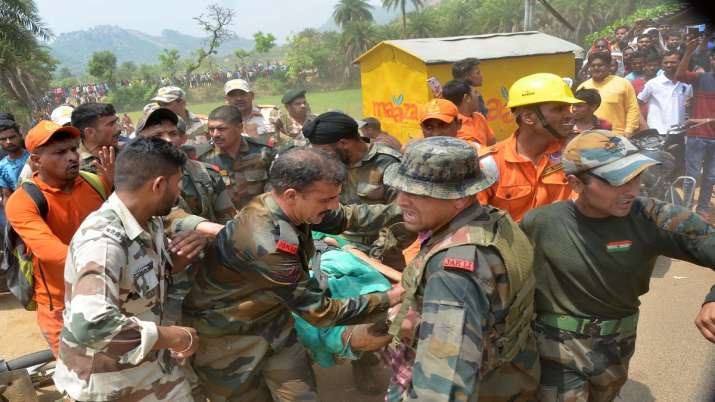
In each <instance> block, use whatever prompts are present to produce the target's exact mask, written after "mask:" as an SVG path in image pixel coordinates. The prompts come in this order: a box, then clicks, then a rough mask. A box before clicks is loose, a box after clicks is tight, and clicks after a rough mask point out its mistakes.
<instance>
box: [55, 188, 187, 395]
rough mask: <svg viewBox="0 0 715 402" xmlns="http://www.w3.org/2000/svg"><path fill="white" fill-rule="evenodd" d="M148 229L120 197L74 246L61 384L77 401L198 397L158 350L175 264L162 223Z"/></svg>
mask: <svg viewBox="0 0 715 402" xmlns="http://www.w3.org/2000/svg"><path fill="white" fill-rule="evenodd" d="M147 227H148V229H147V230H145V229H144V228H142V226H141V225H139V223H137V221H136V220H135V218H134V216H132V214H131V212H130V211H129V210H128V209H127V207H126V206H125V205H124V203H122V201H121V200H120V199H119V197H117V195H116V194H113V195H112V196H110V197H109V200H108V201H107V202H106V203H104V205H102V207H101V208H100V209H99V210H98V211H96V212H94V213H92V214H91V215H90V216H89V217H87V219H86V220H85V221H84V222H83V223H82V225H81V226H80V228H79V230H78V231H77V233H76V234H75V236H74V238H73V239H72V242H71V243H70V246H69V252H68V255H67V261H66V264H65V281H66V285H67V287H66V289H67V291H66V293H65V301H66V302H65V303H66V304H65V305H66V308H65V311H64V322H65V326H64V328H63V330H62V335H61V341H60V354H59V355H60V357H59V360H58V361H57V368H56V370H55V374H54V381H55V385H56V386H57V388H58V389H60V390H61V391H64V392H66V393H67V394H68V395H69V396H70V397H71V398H73V399H75V400H80V401H89V400H101V401H105V400H122V401H128V400H132V401H191V400H193V399H192V398H191V389H190V387H189V384H188V382H187V381H186V380H185V377H184V373H183V369H182V368H181V367H180V366H178V365H177V364H176V362H175V361H174V360H173V359H171V357H170V354H169V351H168V350H158V351H157V350H152V348H153V347H154V345H155V343H156V342H157V339H158V336H159V335H158V332H157V325H158V324H159V321H160V320H161V317H162V313H163V308H164V301H165V298H166V288H167V282H166V278H167V277H168V276H169V275H170V271H171V266H170V264H171V261H170V260H169V253H168V251H167V249H166V247H167V244H166V238H165V236H164V232H163V226H162V223H161V220H160V219H159V218H153V219H152V220H151V221H150V222H149V224H148V225H147Z"/></svg>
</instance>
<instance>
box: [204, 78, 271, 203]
mask: <svg viewBox="0 0 715 402" xmlns="http://www.w3.org/2000/svg"><path fill="white" fill-rule="evenodd" d="M229 82H230V81H229ZM234 92H235V90H234ZM249 121H250V120H249ZM243 123H244V121H243V115H242V113H241V112H240V110H239V109H238V108H237V107H236V106H232V105H224V106H219V107H217V108H216V109H214V110H213V111H211V113H210V114H209V124H208V127H209V138H210V139H211V142H212V143H213V146H212V147H211V149H208V150H206V149H203V150H202V149H197V154H198V158H199V160H200V161H201V162H205V163H208V164H211V165H214V166H217V167H218V168H219V174H220V176H221V179H222V180H223V182H224V184H225V185H226V188H227V189H228V191H229V193H230V195H231V200H232V201H233V204H234V206H235V207H236V209H241V208H243V207H244V206H245V205H246V204H248V202H249V201H251V199H252V198H253V197H254V196H256V195H258V194H262V193H263V192H265V191H266V190H267V184H268V169H269V168H270V166H271V163H272V162H273V158H275V150H274V148H273V147H272V146H269V145H266V144H265V143H263V142H262V141H260V140H259V139H257V138H255V137H251V136H249V135H245V134H241V133H242V132H243V129H244V125H243ZM197 148H198V147H197Z"/></svg>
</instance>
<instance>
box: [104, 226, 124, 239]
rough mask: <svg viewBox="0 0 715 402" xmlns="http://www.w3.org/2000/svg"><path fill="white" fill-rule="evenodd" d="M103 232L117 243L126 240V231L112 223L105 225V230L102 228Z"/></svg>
mask: <svg viewBox="0 0 715 402" xmlns="http://www.w3.org/2000/svg"><path fill="white" fill-rule="evenodd" d="M102 234H104V235H105V236H107V237H109V238H110V239H112V240H114V241H116V242H117V243H121V242H122V241H123V240H124V232H122V231H121V230H119V229H117V228H116V227H114V226H112V225H107V226H105V227H104V230H102Z"/></svg>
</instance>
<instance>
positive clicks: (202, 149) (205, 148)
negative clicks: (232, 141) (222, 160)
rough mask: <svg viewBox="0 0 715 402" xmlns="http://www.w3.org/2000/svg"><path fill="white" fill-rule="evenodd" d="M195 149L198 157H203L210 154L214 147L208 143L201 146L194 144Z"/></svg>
mask: <svg viewBox="0 0 715 402" xmlns="http://www.w3.org/2000/svg"><path fill="white" fill-rule="evenodd" d="M192 147H194V150H195V151H196V157H197V158H198V157H201V156H204V155H206V154H207V153H209V152H210V151H211V150H212V149H213V148H214V147H213V145H211V144H210V143H208V142H204V143H201V144H194V145H192Z"/></svg>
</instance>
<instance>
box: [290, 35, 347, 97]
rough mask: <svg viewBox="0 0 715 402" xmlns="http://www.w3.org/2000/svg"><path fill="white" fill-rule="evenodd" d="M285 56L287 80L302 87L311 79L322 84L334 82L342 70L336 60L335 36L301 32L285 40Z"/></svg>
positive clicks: (336, 46)
mask: <svg viewBox="0 0 715 402" xmlns="http://www.w3.org/2000/svg"><path fill="white" fill-rule="evenodd" d="M287 48H288V53H287V54H286V56H285V59H284V62H285V63H286V65H287V66H288V79H289V80H290V81H292V82H296V83H298V84H301V85H303V84H305V83H306V82H307V81H308V80H309V79H310V78H312V77H316V76H317V77H320V80H321V81H322V82H325V81H336V80H338V76H339V75H340V74H341V73H342V70H343V66H342V64H343V63H341V61H342V60H341V59H340V58H339V59H338V60H337V61H338V62H337V63H336V59H335V56H334V55H335V53H337V51H338V34H337V33H336V32H320V31H318V30H316V29H310V28H309V29H305V30H303V31H301V32H299V33H298V34H296V35H294V36H292V37H290V38H289V39H288V46H287Z"/></svg>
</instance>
